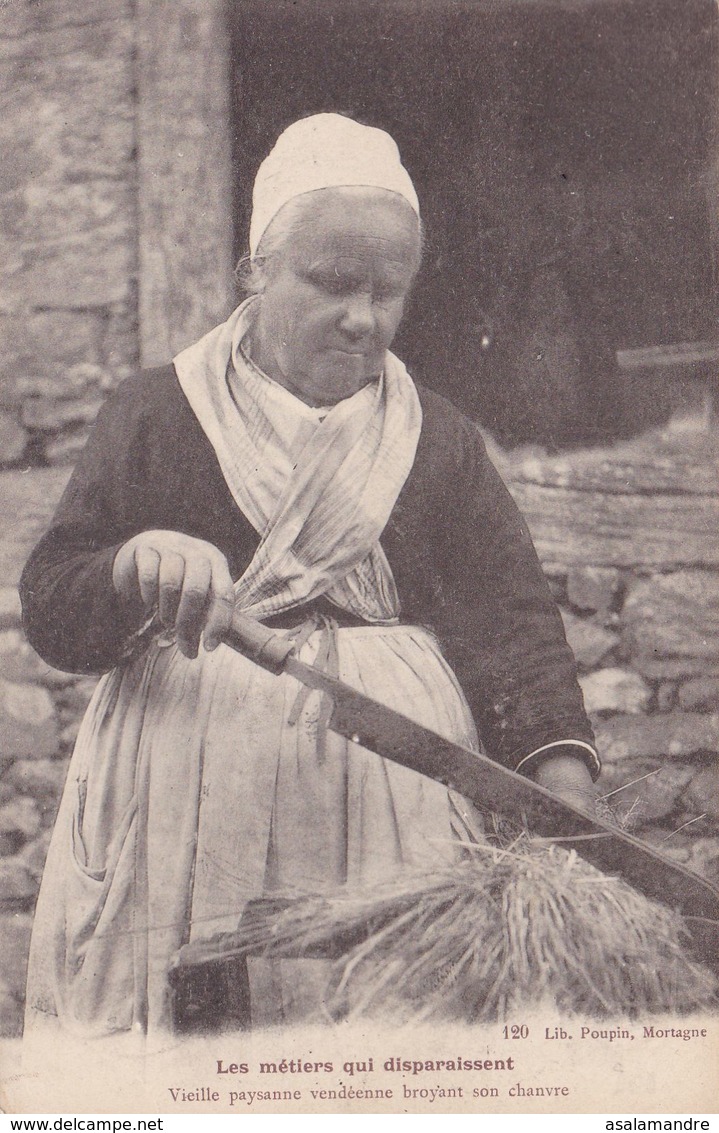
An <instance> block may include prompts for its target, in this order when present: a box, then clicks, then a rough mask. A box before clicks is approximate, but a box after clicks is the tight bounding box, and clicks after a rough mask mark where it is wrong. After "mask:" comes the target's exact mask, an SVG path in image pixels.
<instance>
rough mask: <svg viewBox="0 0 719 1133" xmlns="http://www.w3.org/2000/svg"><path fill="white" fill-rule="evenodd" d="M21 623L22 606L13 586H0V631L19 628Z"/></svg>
mask: <svg viewBox="0 0 719 1133" xmlns="http://www.w3.org/2000/svg"><path fill="white" fill-rule="evenodd" d="M21 625H22V606H21V605H20V595H19V594H18V592H17V587H15V586H0V631H2V630H6V629H19V628H20V626H21Z"/></svg>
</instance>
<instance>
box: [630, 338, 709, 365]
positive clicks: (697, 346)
mask: <svg viewBox="0 0 719 1133" xmlns="http://www.w3.org/2000/svg"><path fill="white" fill-rule="evenodd" d="M718 361H719V342H675V343H673V344H672V345H671V346H640V347H638V348H636V349H633V350H617V365H618V366H619V368H620V369H621V370H640V369H643V368H644V367H645V366H691V365H694V364H695V363H697V362H718Z"/></svg>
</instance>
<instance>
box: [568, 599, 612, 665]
mask: <svg viewBox="0 0 719 1133" xmlns="http://www.w3.org/2000/svg"><path fill="white" fill-rule="evenodd" d="M561 613H562V621H563V622H564V632H565V633H566V635H567V641H568V643H569V645H570V647H571V649H572V652H573V653H574V656H575V658H576V660H577V664H578V665H579V666H580V667H581V668H584V669H593V668H594V667H595V665H598V664H599V663H600V662H601V661H603V660H604V658H605V657H606V656H607V654H608V653H610V652H611V651H612V649H614V648H615V646H616V645H618V644H619V635H618V634H616V633H613V632H612V631H611V630H608V629H604V627H603V626H599V625H596V624H595V623H594V622H592V621H588V620H587V619H585V618H578V617H576V615H575V614H571V613H568V612H567V611H566V610H562V611H561Z"/></svg>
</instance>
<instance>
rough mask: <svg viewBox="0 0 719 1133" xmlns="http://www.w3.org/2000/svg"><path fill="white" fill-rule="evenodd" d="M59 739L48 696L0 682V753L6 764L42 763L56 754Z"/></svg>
mask: <svg viewBox="0 0 719 1133" xmlns="http://www.w3.org/2000/svg"><path fill="white" fill-rule="evenodd" d="M58 742H59V736H58V727H57V720H56V718H55V707H54V705H53V702H52V699H51V697H50V694H49V692H48V691H47V690H46V689H44V688H38V686H37V685H30V684H22V685H20V684H14V683H12V682H11V681H6V680H2V679H0V750H1V752H2V757H3V759H4V760H5V761H6V762H10V761H11V760H15V759H46V758H48V757H49V756H52V755H54V754H55V753H56V751H57V748H58Z"/></svg>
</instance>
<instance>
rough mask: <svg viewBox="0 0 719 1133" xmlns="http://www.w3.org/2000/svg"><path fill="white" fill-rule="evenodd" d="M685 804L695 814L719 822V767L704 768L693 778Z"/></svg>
mask: <svg viewBox="0 0 719 1133" xmlns="http://www.w3.org/2000/svg"><path fill="white" fill-rule="evenodd" d="M684 802H685V805H686V807H687V808H688V809H689V810H691V811H693V812H694V813H695V814H706V815H708V816H709V818H711V819H712V820H713V821H714V822H719V766H717V765H716V764H715V765H714V766H713V767H704V768H702V769H701V770H700V771H697V772H696V773H695V774H694V775H693V776H692V779H691V782H690V783H689V787H688V789H687V793H686V797H685V799H684Z"/></svg>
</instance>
